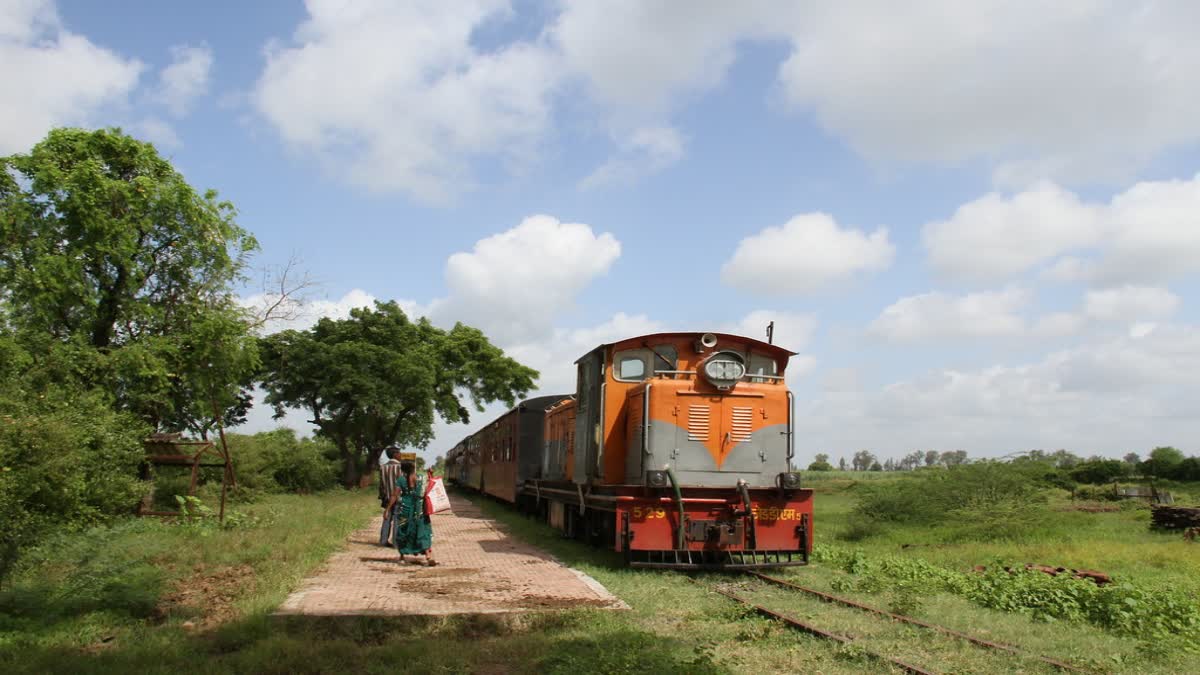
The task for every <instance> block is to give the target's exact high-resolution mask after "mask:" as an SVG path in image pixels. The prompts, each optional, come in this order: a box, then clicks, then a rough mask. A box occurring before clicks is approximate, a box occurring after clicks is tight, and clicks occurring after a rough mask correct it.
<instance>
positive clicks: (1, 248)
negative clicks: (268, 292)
mask: <svg viewBox="0 0 1200 675" xmlns="http://www.w3.org/2000/svg"><path fill="white" fill-rule="evenodd" d="M256 248H257V243H256V242H255V241H254V238H253V237H251V236H250V235H249V234H248V233H246V232H245V231H244V230H243V229H241V228H240V227H238V225H237V224H236V223H235V222H234V209H233V206H232V205H231V204H229V203H228V202H223V201H218V199H217V196H216V193H215V192H212V191H209V192H206V193H204V194H203V195H201V194H199V193H197V192H196V191H195V190H194V189H192V187H191V186H190V185H188V183H187V181H185V180H184V178H183V176H182V175H180V174H179V172H177V171H176V170H175V169H174V168H173V167H172V166H171V164H170V162H168V161H166V160H165V159H163V158H161V157H160V156H159V155H158V153H157V151H155V149H154V146H152V145H150V144H149V143H144V142H141V141H138V140H136V139H134V138H132V137H130V136H127V135H125V134H123V133H121V131H120V130H118V129H109V130H99V131H85V130H80V129H56V130H54V131H51V132H50V134H49V135H48V136H47V137H46V139H45V140H43V141H42V142H40V143H38V144H37V145H36V146H34V148H33V149H32V150H31V151H30V152H29V154H18V155H12V156H9V157H3V158H0V288H3V289H4V296H3V298H0V300H2V302H3V304H4V307H3V309H4V314H5V315H6V320H7V322H8V323H9V324H10V327H11V328H12V329H13V330H15V331H16V332H18V333H23V334H25V335H39V336H41V335H44V336H49V337H50V338H51V339H52V340H54V341H55V342H56V343H57V344H56V345H54V346H53V348H54V349H57V350H59V351H63V350H68V351H71V352H72V354H71V358H70V360H71V361H72V362H74V363H75V364H76V365H75V367H76V370H77V374H78V375H79V376H80V377H81V379H82V381H83V383H84V384H85V385H90V386H94V387H97V388H103V389H105V390H107V391H109V392H112V393H113V394H114V395H115V396H116V398H117V403H118V406H119V407H121V408H124V409H127V410H130V411H132V412H134V413H136V414H138V415H139V416H141V417H142V418H143V419H145V420H146V421H148V422H150V423H151V424H152V425H154V426H158V427H168V428H192V429H193V430H195V431H200V432H203V431H204V428H205V427H204V422H203V421H202V420H203V419H204V418H208V419H211V418H212V417H213V415H214V412H216V411H214V406H215V407H216V409H217V410H219V411H221V414H222V415H224V416H228V415H230V414H231V411H232V415H233V418H236V417H237V414H238V411H239V410H241V411H242V413H243V414H244V410H245V405H246V404H245V401H246V400H247V399H246V397H245V388H244V387H242V386H240V385H243V384H245V383H246V382H247V380H248V378H249V375H250V372H251V371H252V369H253V368H254V367H255V366H256V365H257V364H256V359H257V357H256V348H257V344H256V343H255V342H254V341H253V340H252V339H250V336H249V323H248V321H246V320H245V317H244V316H243V315H242V313H241V310H240V309H239V308H238V307H237V304H236V302H235V301H234V297H233V285H234V282H235V281H237V280H238V279H239V275H240V274H241V271H242V269H243V266H244V265H245V262H246V256H247V255H249V254H250V252H252V251H253V250H255V249H256Z"/></svg>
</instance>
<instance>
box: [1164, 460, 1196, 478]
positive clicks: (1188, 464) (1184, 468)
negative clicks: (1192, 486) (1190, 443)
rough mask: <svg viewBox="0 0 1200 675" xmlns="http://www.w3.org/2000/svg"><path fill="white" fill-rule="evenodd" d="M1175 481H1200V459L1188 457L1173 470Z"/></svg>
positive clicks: (1172, 474) (1172, 475)
mask: <svg viewBox="0 0 1200 675" xmlns="http://www.w3.org/2000/svg"><path fill="white" fill-rule="evenodd" d="M1171 478H1174V479H1175V480H1192V481H1200V457H1188V458H1187V459H1185V460H1183V461H1182V462H1180V463H1178V464H1176V465H1175V467H1174V468H1173V469H1171Z"/></svg>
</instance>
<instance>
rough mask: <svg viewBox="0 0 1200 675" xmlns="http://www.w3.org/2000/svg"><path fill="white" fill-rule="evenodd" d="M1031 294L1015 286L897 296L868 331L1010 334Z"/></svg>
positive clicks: (901, 337) (899, 337)
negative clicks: (979, 290) (961, 292)
mask: <svg viewBox="0 0 1200 675" xmlns="http://www.w3.org/2000/svg"><path fill="white" fill-rule="evenodd" d="M1030 299H1031V294H1030V293H1029V291H1027V290H1024V289H1019V288H1008V289H1005V290H1002V291H989V292H984V293H970V294H967V295H962V296H955V295H951V294H948V293H943V292H941V291H934V292H931V293H923V294H921V295H912V296H909V297H906V298H901V299H900V300H897V301H896V302H895V303H893V304H892V305H890V306H889V307H887V308H886V309H884V310H883V312H882V313H881V314H880V315H879V317H878V318H876V319H875V320H874V321H872V322H871V325H870V327H869V328H868V332H869V333H871V334H873V335H877V336H880V337H883V338H886V339H888V340H895V341H911V340H928V339H933V338H978V337H1014V336H1018V335H1023V334H1024V333H1025V332H1026V330H1027V326H1026V321H1025V318H1024V317H1023V316H1022V312H1023V311H1024V310H1025V309H1026V308H1027V307H1028V306H1029V302H1030Z"/></svg>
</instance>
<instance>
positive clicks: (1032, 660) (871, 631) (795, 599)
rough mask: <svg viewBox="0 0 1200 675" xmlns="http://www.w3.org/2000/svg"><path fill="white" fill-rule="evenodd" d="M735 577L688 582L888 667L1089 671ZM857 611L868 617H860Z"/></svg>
mask: <svg viewBox="0 0 1200 675" xmlns="http://www.w3.org/2000/svg"><path fill="white" fill-rule="evenodd" d="M693 581H695V580H694V579H693ZM739 582H740V583H739ZM739 582H733V583H730V582H728V581H727V582H725V583H720V584H716V585H713V584H706V583H703V582H699V581H697V582H696V583H698V584H700V585H701V586H705V587H706V588H708V589H709V590H711V591H713V592H716V593H719V594H720V595H723V596H725V597H727V598H729V599H731V600H733V601H735V602H738V603H740V604H742V605H743V606H745V607H747V608H749V609H753V610H754V611H755V612H757V613H759V614H761V615H764V616H767V617H769V618H771V619H773V620H776V621H780V622H782V623H783V624H785V625H787V626H788V627H790V628H793V629H796V630H800V631H803V632H805V633H808V634H810V635H815V636H817V637H820V638H823V639H826V640H830V641H833V642H836V643H840V644H843V645H853V646H854V647H856V648H857V650H858V652H859V653H860V654H861V655H863V656H865V657H867V658H870V659H872V660H875V661H876V662H878V663H880V664H881V665H883V666H884V667H886V668H888V669H891V670H900V671H903V672H909V673H915V674H917V675H934V674H937V673H943V672H955V673H969V672H1026V673H1037V672H1047V673H1048V672H1073V673H1092V672H1095V671H1092V670H1089V669H1086V668H1082V667H1079V666H1076V665H1073V664H1070V663H1067V662H1065V661H1062V660H1059V659H1053V658H1050V657H1046V656H1041V655H1039V654H1034V653H1031V652H1028V651H1026V650H1023V649H1021V648H1020V647H1017V646H1015V645H1011V644H1006V643H1002V642H997V641H993V640H987V639H984V638H981V637H979V636H975V635H970V634H968V633H964V632H962V631H958V630H955V629H952V628H948V627H945V626H940V625H938V624H934V623H930V622H927V621H922V620H920V619H916V618H913V617H910V616H905V615H902V614H896V613H893V612H889V611H885V610H882V609H878V608H875V607H871V606H868V605H865V604H862V603H860V602H856V601H854V600H851V599H849V598H843V597H839V596H836V595H832V594H830V593H825V592H823V591H818V590H816V589H812V588H807V587H805V586H801V585H799V584H795V583H793V582H790V581H787V580H784V579H780V578H777V577H773V576H769V575H766V574H761V573H758V572H749V573H747V574H746V575H745V576H744V577H742V578H741V579H740V580H739ZM814 603H817V604H814ZM821 606H823V607H824V609H822V608H821ZM864 617H870V618H869V619H867V620H866V622H864V621H863V618H864Z"/></svg>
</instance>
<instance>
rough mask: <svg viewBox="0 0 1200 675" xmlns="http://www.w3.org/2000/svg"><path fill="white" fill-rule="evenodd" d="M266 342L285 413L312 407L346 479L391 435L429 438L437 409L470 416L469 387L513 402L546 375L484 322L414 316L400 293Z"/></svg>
mask: <svg viewBox="0 0 1200 675" xmlns="http://www.w3.org/2000/svg"><path fill="white" fill-rule="evenodd" d="M261 348H262V354H263V374H262V376H261V378H262V385H263V388H264V389H265V390H266V392H267V396H266V400H267V402H268V403H270V404H272V405H274V406H275V409H276V416H277V417H280V416H282V415H283V413H284V408H289V407H290V408H303V409H305V410H307V411H308V412H310V413H311V414H312V419H311V420H310V421H311V423H312V424H314V425H316V427H317V433H318V434H319V435H320V436H322V437H324V438H327V439H329V440H330V441H332V442H333V443H334V445H336V446H337V448H338V451H339V453H340V455H341V458H342V463H343V464H342V482H343V483H344V484H345V485H346V486H353V485H355V484H357V483H358V481H359V477H360V476H361V474H362V467H363V464H364V460H365V464H366V465H367V466H374V465H375V463H376V461H377V459H378V456H379V453H380V451H381V450H382V448H385V447H387V446H388V445H392V444H398V445H408V446H417V447H425V446H426V445H427V444H428V442H429V441H430V440H431V438H432V436H433V423H434V418H435V415H436V416H439V417H441V418H442V419H443V420H444V421H446V422H451V423H453V422H463V423H466V422H468V421H469V416H470V413H469V411H468V410H467V408H466V406H465V405H464V403H463V400H462V398H461V397H463V396H466V397H468V398H470V400H471V402H472V403H473V404H474V406H475V409H476V410H479V411H482V410H483V404H484V403H490V402H492V401H504V402H505V403H507V404H509V405H513V404H514V403H515V399H516V398H517V397H519V396H523V395H525V394H526V393H527V392H529V390H530V389H532V388H533V382H534V378H536V377H537V375H538V373H537V371H535V370H533V369H531V368H528V367H526V366H523V365H521V364H520V363H518V362H516V361H515V360H513V359H511V358H509V357H507V356H505V355H504V352H503V351H501V350H500V349H499V348H498V347H496V346H494V345H492V344H491V342H489V341H488V339H487V338H486V337H485V336H484V335H483V333H481V332H480V331H479V330H477V329H475V328H471V327H470V326H465V325H463V324H461V323H460V324H456V325H455V326H454V328H452V329H450V330H448V331H447V330H442V329H440V328H436V327H434V326H433V325H432V324H431V323H429V321H428V320H426V319H420V320H419V321H416V322H413V321H410V320H409V319H408V317H407V316H405V314H404V312H403V311H402V310H401V309H400V306H399V305H397V304H396V303H395V302H376V303H375V307H374V308H373V309H370V308H360V309H354V310H351V312H350V317H349V318H347V319H342V320H334V319H328V318H325V319H321V320H320V321H319V322H317V324H316V325H315V326H313V327H312V328H311V329H308V330H305V331H295V330H288V331H283V332H280V333H275V334H274V335H270V336H268V337H266V338H264V339H263V340H262V341H261Z"/></svg>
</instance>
